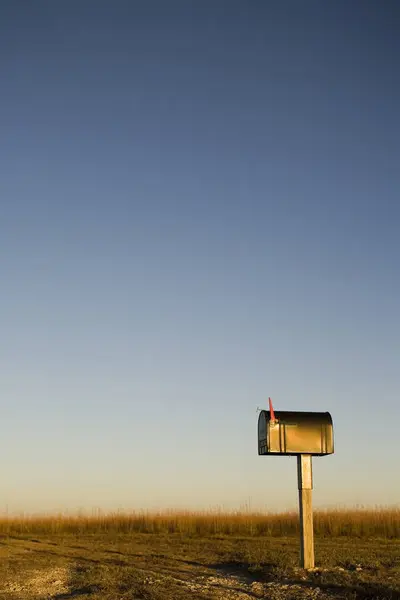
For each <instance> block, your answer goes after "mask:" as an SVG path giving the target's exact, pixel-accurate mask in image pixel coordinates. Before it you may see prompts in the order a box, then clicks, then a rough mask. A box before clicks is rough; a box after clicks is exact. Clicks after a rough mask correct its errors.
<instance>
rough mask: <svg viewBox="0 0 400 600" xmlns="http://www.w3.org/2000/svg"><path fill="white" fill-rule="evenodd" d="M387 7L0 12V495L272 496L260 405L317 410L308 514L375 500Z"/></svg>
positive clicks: (389, 442)
mask: <svg viewBox="0 0 400 600" xmlns="http://www.w3.org/2000/svg"><path fill="white" fill-rule="evenodd" d="M399 21H400V10H399V5H398V4H397V3H396V2H390V1H388V2H385V3H383V2H382V3H377V2H371V1H369V0H367V1H354V2H352V3H348V2H345V1H342V0H339V1H337V2H331V3H328V2H325V3H322V2H317V1H311V0H306V2H303V3H298V2H295V1H294V0H288V1H286V2H280V1H271V2H261V1H256V0H253V1H249V2H244V1H241V2H239V1H235V0H229V1H228V0H221V1H220V2H214V1H212V0H203V1H202V2H197V3H196V2H184V1H183V0H182V1H176V0H171V1H170V2H168V3H166V2H164V1H161V0H159V1H155V0H151V1H149V2H130V1H125V0H119V1H117V2H112V3H111V2H103V1H101V0H96V1H95V0H86V1H85V2H80V1H78V0H71V1H69V2H57V3H54V2H50V1H44V0H37V1H36V2H34V3H33V2H32V3H28V2H23V1H21V0H8V1H5V2H3V3H2V18H1V20H0V56H1V58H0V61H1V62H0V65H1V73H2V94H1V101H0V105H1V113H0V129H1V145H0V164H1V178H0V209H1V218H0V256H1V262H0V273H1V280H2V293H1V295H0V325H1V343H0V351H1V364H2V377H1V383H0V386H1V387H0V389H1V402H2V420H1V421H2V435H1V448H2V454H3V461H2V480H1V481H2V482H1V486H0V489H1V493H0V496H1V499H2V500H1V502H2V503H3V504H4V509H6V507H7V506H8V509H9V510H16V511H19V510H27V511H36V510H46V511H47V510H58V509H75V508H79V507H84V508H89V509H90V508H92V507H102V508H105V509H114V508H126V509H130V508H142V507H144V508H165V507H178V508H179V507H187V508H208V507H211V506H224V507H226V508H237V507H239V506H241V505H244V504H248V503H251V505H252V506H253V507H257V508H263V507H267V508H269V509H274V510H276V509H281V508H282V509H285V508H292V507H295V506H296V502H297V483H296V464H295V459H293V458H264V457H259V456H258V455H257V437H256V435H257V413H256V409H257V406H266V402H267V399H268V396H269V395H270V396H272V398H273V400H274V402H275V408H276V409H282V410H285V409H286V410H321V411H325V410H329V411H330V412H331V413H332V416H333V419H334V424H335V442H336V453H335V455H333V456H330V457H328V458H323V459H316V460H315V461H314V463H315V467H314V472H315V481H314V483H315V504H316V505H319V506H328V505H338V504H347V505H353V504H374V503H379V504H382V503H383V504H393V503H397V502H398V500H399V493H400V487H399V485H400V484H399V480H398V477H397V478H396V477H395V476H394V474H395V472H396V469H398V466H397V462H398V451H399V439H398V420H399V417H400V410H399V404H398V401H399V392H400V368H399V365H400V320H399V305H400V304H399V302H400V280H399V259H400V235H399V232H400V206H399V200H398V192H399V182H400V176H399V151H400V142H399V139H400V137H399V132H400V129H399V125H400V123H399V111H398V106H399V105H400V83H399V73H400V69H399V56H400V54H399V52H400V47H399V46H400V42H399V40H398V31H399V24H400V23H399ZM372 476H373V478H372ZM372 482H373V485H372ZM0 510H2V507H1V506H0Z"/></svg>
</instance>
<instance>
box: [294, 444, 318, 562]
mask: <svg viewBox="0 0 400 600" xmlns="http://www.w3.org/2000/svg"><path fill="white" fill-rule="evenodd" d="M297 480H298V486H299V508H300V565H301V568H302V569H313V568H314V524H313V509H312V488H313V481H312V456H311V454H298V455H297Z"/></svg>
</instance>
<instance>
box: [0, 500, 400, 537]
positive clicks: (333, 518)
mask: <svg viewBox="0 0 400 600" xmlns="http://www.w3.org/2000/svg"><path fill="white" fill-rule="evenodd" d="M314 527H315V534H316V536H319V537H328V536H350V537H359V538H366V537H375V538H383V539H395V538H400V507H395V508H375V509H369V508H366V509H363V508H356V509H337V510H316V511H315V513H314ZM99 533H113V534H126V533H145V534H152V533H157V534H175V533H178V534H182V535H189V536H210V535H228V536H229V535H233V536H273V537H279V536H291V535H297V534H298V533H299V518H298V514H297V512H282V513H263V512H254V511H248V510H244V511H232V512H226V511H218V510H217V511H212V510H210V511H204V512H201V511H198V512H193V511H176V510H166V511H161V512H145V511H139V512H129V513H126V512H116V513H106V514H102V513H101V512H97V513H95V514H94V513H93V514H82V513H80V514H74V515H68V514H57V515H54V514H51V515H45V516H43V515H40V516H37V515H19V516H2V517H0V534H3V535H4V534H5V535H21V534H32V535H35V534H36V535H40V534H44V535H46V534H49V535H50V534H99Z"/></svg>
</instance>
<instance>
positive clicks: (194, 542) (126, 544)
mask: <svg viewBox="0 0 400 600" xmlns="http://www.w3.org/2000/svg"><path fill="white" fill-rule="evenodd" d="M316 559H317V564H318V565H319V567H318V568H317V569H316V570H314V571H311V572H304V571H302V570H301V569H299V568H298V567H297V563H298V540H296V539H290V538H287V539H282V538H270V539H268V538H267V539H265V538H233V537H231V536H227V537H222V536H220V537H212V538H196V537H194V538H190V537H184V536H179V535H171V536H168V535H163V536H161V535H151V534H150V535H137V534H135V535H119V536H118V535H115V536H113V535H111V534H110V533H107V534H104V535H93V536H87V535H86V536H54V537H51V538H48V537H43V538H32V537H29V536H27V537H23V536H18V537H6V536H5V537H3V538H1V539H0V598H1V599H4V600H45V599H54V600H62V599H68V598H70V599H73V598H78V599H79V600H81V599H82V600H84V599H88V600H111V599H112V600H117V599H119V600H128V599H129V600H139V599H148V600H161V599H162V600H172V599H175V598H176V599H177V600H180V599H183V598H192V599H203V600H204V599H207V598H208V599H226V600H249V599H254V598H269V599H272V600H279V599H282V600H289V599H290V600H295V599H298V600H301V599H306V598H307V599H313V598H316V599H317V598H318V599H319V600H324V599H326V598H336V599H340V598H343V599H350V598H352V599H354V600H358V599H367V598H368V599H371V600H372V599H373V598H381V599H392V600H400V542H399V541H396V540H395V541H393V542H388V541H379V540H362V541H360V540H353V539H348V538H338V539H336V540H326V539H325V540H317V543H316Z"/></svg>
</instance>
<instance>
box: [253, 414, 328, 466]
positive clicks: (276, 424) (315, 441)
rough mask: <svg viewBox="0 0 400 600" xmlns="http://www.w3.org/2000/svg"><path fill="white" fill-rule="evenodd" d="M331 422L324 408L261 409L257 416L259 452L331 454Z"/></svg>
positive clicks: (263, 453) (261, 453)
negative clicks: (307, 410)
mask: <svg viewBox="0 0 400 600" xmlns="http://www.w3.org/2000/svg"><path fill="white" fill-rule="evenodd" d="M333 451H334V450H333V423H332V417H331V415H330V413H328V412H289V411H274V412H273V413H272V418H271V412H270V411H268V410H262V411H261V412H260V415H259V417H258V454H259V455H268V454H275V455H286V456H287V455H298V454H312V455H314V456H324V455H326V454H333Z"/></svg>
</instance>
